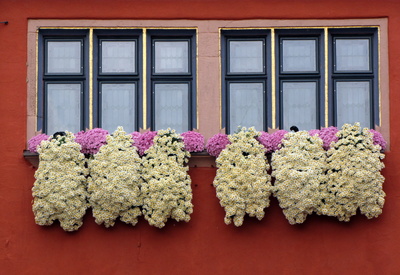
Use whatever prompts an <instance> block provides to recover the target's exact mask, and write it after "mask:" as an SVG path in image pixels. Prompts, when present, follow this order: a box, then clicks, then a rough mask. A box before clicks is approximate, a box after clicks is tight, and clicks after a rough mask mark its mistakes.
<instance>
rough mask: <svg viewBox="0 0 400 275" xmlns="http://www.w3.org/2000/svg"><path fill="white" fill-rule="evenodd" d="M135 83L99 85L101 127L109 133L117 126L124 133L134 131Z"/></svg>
mask: <svg viewBox="0 0 400 275" xmlns="http://www.w3.org/2000/svg"><path fill="white" fill-rule="evenodd" d="M135 86H136V85H135V83H121V84H102V85H101V127H102V128H103V129H105V130H108V131H109V132H110V133H111V132H113V131H114V130H115V129H117V127H118V126H122V127H124V130H125V132H127V133H131V132H133V131H135V130H136V125H135V121H136V117H135V114H136V112H135V111H136V108H135V104H136V102H135V101H136V100H135V94H136V92H135V91H136V87H135Z"/></svg>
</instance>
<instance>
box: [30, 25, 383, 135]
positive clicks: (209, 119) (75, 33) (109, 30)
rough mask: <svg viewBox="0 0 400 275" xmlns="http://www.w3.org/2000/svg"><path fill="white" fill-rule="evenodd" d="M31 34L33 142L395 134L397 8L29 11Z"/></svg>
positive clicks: (31, 130) (31, 123) (31, 120)
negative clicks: (201, 14)
mask: <svg viewBox="0 0 400 275" xmlns="http://www.w3.org/2000/svg"><path fill="white" fill-rule="evenodd" d="M74 26H75V27H74ZM27 37H28V40H27V42H28V52H27V62H28V69H27V80H28V82H27V112H26V113H27V140H28V139H29V138H31V137H32V136H34V135H36V134H37V133H38V131H40V130H43V131H44V132H46V133H48V134H52V133H53V132H54V131H60V130H61V131H62V130H65V129H72V130H70V131H72V132H76V131H79V130H83V129H86V128H89V129H90V128H95V127H102V128H107V130H109V131H113V128H115V126H116V125H123V126H124V128H125V129H126V130H127V131H131V129H133V130H136V131H137V130H141V129H151V130H157V129H161V128H166V127H171V128H176V129H177V130H178V132H181V131H186V130H192V129H198V131H200V132H201V133H202V134H203V135H204V136H205V137H206V139H208V138H210V137H211V136H213V135H215V134H216V133H223V132H225V133H233V132H234V131H236V130H237V127H238V126H239V125H240V126H244V127H251V126H255V127H256V128H257V129H258V130H264V131H274V129H286V130H289V127H291V126H292V125H296V126H298V127H299V128H300V129H304V130H307V129H312V128H314V129H315V128H320V127H328V126H331V125H334V126H338V127H340V126H341V124H343V123H345V122H353V121H359V122H361V124H362V125H363V126H367V127H370V128H375V129H376V130H378V131H380V132H381V133H383V135H384V137H385V139H386V140H387V141H388V142H390V119H389V117H390V116H389V114H390V108H389V107H390V104H389V90H390V89H389V88H390V85H389V79H388V76H389V66H388V64H389V61H388V60H389V59H388V19H387V18H373V19H371V18H369V19H338V20H334V19H332V20H331V19H329V20H328V19H327V20H325V19H321V20H279V19H274V20H268V19H257V20H247V19H243V20H229V21H227V20H194V19H193V20H133V19H132V20H131V19H126V20H80V19H77V20H59V19H51V20H50V19H46V20H43V19H29V20H28V31H27ZM78 45H79V46H78ZM78 48H79V49H78ZM50 49H51V51H50ZM46 50H47V51H48V52H46ZM49 52H50V55H49ZM270 129H271V130H270Z"/></svg>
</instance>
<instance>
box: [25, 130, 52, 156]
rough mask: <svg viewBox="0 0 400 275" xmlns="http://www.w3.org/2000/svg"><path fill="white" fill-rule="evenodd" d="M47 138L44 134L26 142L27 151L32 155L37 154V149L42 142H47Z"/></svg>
mask: <svg viewBox="0 0 400 275" xmlns="http://www.w3.org/2000/svg"><path fill="white" fill-rule="evenodd" d="M48 139H49V136H48V135H46V134H39V135H37V136H34V137H32V138H31V139H30V140H28V150H29V151H30V152H32V153H37V147H38V146H39V145H40V143H41V142H42V141H43V140H48Z"/></svg>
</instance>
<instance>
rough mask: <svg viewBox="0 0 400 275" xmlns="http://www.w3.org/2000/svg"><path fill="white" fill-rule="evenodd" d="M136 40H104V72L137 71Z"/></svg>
mask: <svg viewBox="0 0 400 275" xmlns="http://www.w3.org/2000/svg"><path fill="white" fill-rule="evenodd" d="M135 48H136V43H135V41H102V43H101V72H102V73H135V72H136V63H135V62H136V56H135V51H136V49H135Z"/></svg>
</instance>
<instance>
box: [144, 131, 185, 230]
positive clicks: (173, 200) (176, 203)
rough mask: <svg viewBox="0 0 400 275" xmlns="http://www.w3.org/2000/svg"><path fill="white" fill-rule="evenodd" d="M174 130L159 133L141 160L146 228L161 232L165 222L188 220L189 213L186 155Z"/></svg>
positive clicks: (180, 138) (179, 137)
mask: <svg viewBox="0 0 400 275" xmlns="http://www.w3.org/2000/svg"><path fill="white" fill-rule="evenodd" d="M184 146H185V144H184V143H183V142H182V137H181V136H180V135H178V134H176V133H175V131H174V130H171V129H168V130H160V131H158V134H157V136H155V138H154V145H153V146H151V147H150V148H149V149H148V150H147V151H145V156H144V158H143V179H144V182H143V185H142V193H143V214H144V218H145V219H146V220H147V221H148V222H149V224H150V225H152V226H156V227H158V228H162V227H164V226H165V223H166V221H167V220H168V218H172V219H175V220H176V221H186V222H188V221H189V220H190V214H191V213H192V212H193V205H192V202H191V201H192V189H191V180H190V177H189V175H188V174H187V171H188V169H189V168H188V167H187V166H185V165H184V164H185V163H186V162H187V161H188V158H189V157H190V153H189V152H187V151H185V150H184Z"/></svg>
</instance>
